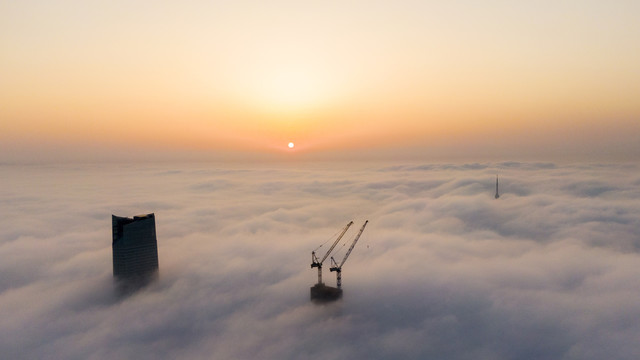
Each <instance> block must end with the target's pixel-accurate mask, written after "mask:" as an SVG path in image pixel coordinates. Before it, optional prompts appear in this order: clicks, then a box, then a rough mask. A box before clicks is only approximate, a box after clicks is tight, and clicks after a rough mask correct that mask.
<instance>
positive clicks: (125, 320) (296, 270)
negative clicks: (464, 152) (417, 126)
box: [0, 162, 640, 360]
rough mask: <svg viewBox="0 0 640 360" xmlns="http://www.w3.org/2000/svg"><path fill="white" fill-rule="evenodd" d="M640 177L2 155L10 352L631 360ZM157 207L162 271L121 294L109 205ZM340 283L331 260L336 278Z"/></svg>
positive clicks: (1, 313) (140, 210)
mask: <svg viewBox="0 0 640 360" xmlns="http://www.w3.org/2000/svg"><path fill="white" fill-rule="evenodd" d="M497 171H499V173H500V193H501V196H500V198H499V199H497V200H496V199H494V191H495V174H496V172H497ZM639 174H640V172H639V171H638V166H637V165H613V164H593V165H583V164H577V165H562V164H556V163H548V162H547V163H540V162H528V163H525V162H502V163H440V164H434V163H406V164H395V165H380V164H377V165H363V164H359V165H357V166H354V165H350V164H345V163H337V164H332V165H322V166H321V165H318V164H313V165H305V166H299V165H296V164H292V165H286V164H279V165H277V166H275V165H273V164H271V165H270V164H264V165H262V166H246V165H242V164H236V165H229V164H222V165H219V166H218V165H214V164H211V163H203V164H190V165H186V164H183V163H177V164H173V165H169V164H142V165H141V164H129V165H126V164H125V165H122V164H100V165H93V166H87V165H78V164H62V165H0V176H1V177H2V179H3V186H2V187H0V203H1V204H3V206H2V207H0V215H1V216H0V274H2V276H0V319H2V321H0V353H1V354H3V357H6V358H10V359H42V358H54V359H70V360H72V359H131V358H139V359H178V358H179V359H202V358H215V359H323V360H326V359H328V360H330V359H442V360H449V359H473V360H503V359H504V360H509V359H521V360H529V359H530V360H534V359H536V360H540V359H549V360H573V359H576V360H578V359H579V360H601V359H603V358H611V359H619V360H635V359H638V358H639V356H640V344H639V343H638V338H639V337H640V323H639V322H638V321H637V319H638V318H639V317H640V306H639V304H638V298H640V276H639V275H640V273H639V267H638V263H639V261H640V237H639V235H638V234H640V220H639V219H640V201H639V200H640V191H639V186H640V175H639ZM42 179H46V181H43V180H42ZM149 212H153V213H155V217H156V233H157V239H158V254H159V265H160V273H159V278H158V280H157V281H156V282H154V283H152V284H151V285H149V286H148V287H146V288H143V289H141V290H139V291H137V292H135V293H133V294H131V295H129V296H119V295H118V293H117V291H116V288H115V285H114V283H113V280H112V263H111V261H112V254H111V239H112V237H111V230H112V229H111V215H112V214H115V215H117V216H133V215H136V214H144V213H149ZM350 220H353V221H354V222H355V224H354V226H351V228H350V229H349V231H348V232H347V233H346V235H345V237H344V239H343V241H342V242H341V243H340V244H339V245H338V247H337V250H336V251H335V252H334V256H335V257H336V258H337V259H340V258H341V257H342V256H343V255H344V253H345V249H346V248H348V244H349V243H350V241H351V240H352V239H353V237H354V236H355V234H356V232H357V230H358V229H359V228H360V227H361V225H362V223H364V221H365V220H369V223H368V225H367V227H366V229H365V230H364V232H363V234H362V236H361V238H360V240H359V241H358V243H357V245H356V247H355V248H354V250H353V252H352V253H351V255H350V257H349V258H348V260H347V262H346V263H345V264H344V265H343V268H342V283H343V289H344V297H343V299H342V300H341V301H338V302H336V303H331V304H328V305H315V304H313V303H312V302H311V301H310V300H309V288H310V287H311V286H312V285H313V284H314V283H315V282H316V280H317V273H316V269H312V268H311V267H310V264H311V251H312V250H314V249H316V248H317V247H318V246H319V245H320V244H323V243H327V241H330V240H332V239H333V238H334V237H335V236H337V234H338V233H339V231H340V230H341V229H342V228H343V227H344V226H345V225H346V223H347V222H348V221H350ZM345 244H346V246H345ZM325 248H326V247H325ZM334 274H335V273H331V272H329V271H328V269H326V267H325V270H324V281H325V283H326V284H327V285H330V286H335V281H336V279H335V275H334Z"/></svg>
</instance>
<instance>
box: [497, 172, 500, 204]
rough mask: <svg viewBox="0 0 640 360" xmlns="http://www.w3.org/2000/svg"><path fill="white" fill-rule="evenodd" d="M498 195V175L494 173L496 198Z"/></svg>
mask: <svg viewBox="0 0 640 360" xmlns="http://www.w3.org/2000/svg"><path fill="white" fill-rule="evenodd" d="M499 197H500V193H499V192H498V175H496V199H497V198H499Z"/></svg>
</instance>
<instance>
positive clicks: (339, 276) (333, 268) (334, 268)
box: [329, 220, 369, 289]
mask: <svg viewBox="0 0 640 360" xmlns="http://www.w3.org/2000/svg"><path fill="white" fill-rule="evenodd" d="M368 222H369V220H367V221H365V222H364V225H362V227H361V228H360V231H359V232H358V235H356V237H355V239H353V242H352V243H351V247H349V250H347V253H346V254H344V258H343V259H342V262H341V263H340V265H338V264H337V263H336V261H335V260H334V259H333V256H332V257H331V265H332V266H331V267H330V268H329V271H335V272H336V278H337V283H338V289H341V288H342V265H344V262H345V261H347V258H348V257H349V254H351V250H353V247H354V246H356V243H357V242H358V239H360V235H362V232H363V231H364V227H365V226H367V223H368Z"/></svg>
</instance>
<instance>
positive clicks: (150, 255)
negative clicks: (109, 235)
mask: <svg viewBox="0 0 640 360" xmlns="http://www.w3.org/2000/svg"><path fill="white" fill-rule="evenodd" d="M111 223H112V225H113V243H112V248H113V276H114V277H115V278H117V279H119V280H130V279H148V278H151V277H153V276H154V275H155V274H157V272H158V242H157V240H156V219H155V216H154V214H147V215H138V216H134V217H133V218H127V217H119V216H115V215H112V216H111Z"/></svg>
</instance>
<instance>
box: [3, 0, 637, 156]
mask: <svg viewBox="0 0 640 360" xmlns="http://www.w3.org/2000/svg"><path fill="white" fill-rule="evenodd" d="M639 15H640V5H638V2H636V1H611V2H606V3H605V2H586V1H577V0H576V1H563V2H561V3H559V2H557V1H538V2H535V3H531V4H512V3H510V2H486V1H453V2H449V3H448V4H445V5H443V4H436V3H429V2H413V1H407V2H393V3H392V2H382V1H379V2H378V1H373V2H372V1H353V2H349V3H348V4H344V3H343V2H331V1H329V2H322V3H317V4H306V3H305V4H303V3H300V2H294V1H275V2H269V3H268V4H267V3H264V2H246V1H237V2H218V3H216V4H212V3H211V2H209V1H192V2H190V3H189V4H187V5H185V4H178V3H175V4H174V3H171V2H152V1H141V2H136V4H135V5H132V4H130V2H125V1H112V2H104V3H95V2H91V3H87V2H82V1H21V2H4V3H3V4H1V5H0V45H1V46H2V49H3V51H2V52H0V79H2V81H1V82H0V121H1V122H0V131H1V133H0V142H2V143H3V144H4V145H1V146H2V147H3V152H5V154H17V155H16V157H17V158H19V157H20V156H19V155H20V153H21V152H26V153H28V154H30V155H29V156H31V157H34V156H35V157H37V156H38V155H37V154H38V153H39V152H47V147H52V148H56V146H63V147H67V148H68V149H76V150H77V151H79V152H82V151H83V149H84V148H85V147H91V146H94V147H95V146H98V147H99V148H100V149H102V150H101V151H104V152H105V153H108V152H109V150H110V149H117V148H130V149H136V148H147V149H157V150H163V151H168V152H171V151H199V152H202V153H205V154H206V153H211V154H215V153H216V152H225V153H227V152H236V151H237V152H240V153H242V154H251V153H256V154H268V153H273V154H281V155H282V156H289V155H293V154H298V155H300V154H310V155H313V156H320V157H321V154H322V153H323V152H331V153H333V154H339V153H340V152H341V151H343V152H344V153H345V154H347V153H349V152H352V151H358V152H359V153H367V152H369V153H370V154H372V155H371V156H372V157H376V156H378V155H380V154H384V153H385V151H388V153H387V155H389V154H397V156H399V157H414V158H415V157H421V156H423V155H424V156H425V158H427V159H428V158H429V156H428V154H438V156H443V157H446V156H447V154H449V155H451V156H455V157H462V158H464V156H469V157H473V156H476V155H479V154H483V155H486V156H488V157H509V158H513V157H519V156H521V157H535V156H537V155H536V154H538V155H540V156H541V157H546V158H549V157H562V156H563V155H566V154H572V156H575V157H580V156H581V155H582V156H583V157H586V158H590V157H593V156H595V155H598V154H601V155H603V156H604V157H605V158H607V157H608V158H612V159H616V158H620V159H624V158H629V157H631V158H633V156H636V155H640V145H638V144H640V141H639V140H640V125H639V123H640V101H638V96H639V94H640V66H638V64H640V42H639V41H638V39H640V25H639V22H638V21H637V19H638V16H639ZM289 141H293V142H295V143H296V148H295V149H294V151H289V150H287V148H286V145H287V143H288V142H289ZM56 144H57V145H56ZM30 149H31V150H32V151H29V150H30ZM385 149H386V150H385ZM391 149H393V150H391ZM403 149H404V150H403ZM34 154H35V155H34ZM425 154H427V155H425ZM507 154H509V155H507ZM630 154H631V155H630ZM389 156H391V155H389Z"/></svg>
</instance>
